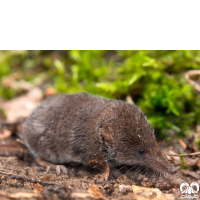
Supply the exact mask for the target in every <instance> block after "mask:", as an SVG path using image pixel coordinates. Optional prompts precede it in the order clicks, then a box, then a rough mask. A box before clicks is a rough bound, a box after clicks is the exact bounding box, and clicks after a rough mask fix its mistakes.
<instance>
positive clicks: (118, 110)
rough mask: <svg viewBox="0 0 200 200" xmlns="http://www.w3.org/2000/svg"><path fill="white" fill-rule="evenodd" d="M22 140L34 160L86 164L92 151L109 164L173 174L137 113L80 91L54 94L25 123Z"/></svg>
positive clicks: (125, 105) (120, 103) (129, 106)
mask: <svg viewBox="0 0 200 200" xmlns="http://www.w3.org/2000/svg"><path fill="white" fill-rule="evenodd" d="M23 138H24V141H25V144H26V145H27V147H28V148H29V149H30V151H31V152H32V153H33V155H34V156H36V157H37V156H41V157H42V158H43V159H44V160H46V161H49V162H52V163H67V162H80V163H83V164H86V165H88V163H89V161H90V160H92V159H94V158H95V153H97V152H98V153H101V154H102V155H103V156H104V157H105V158H106V159H107V160H109V161H108V164H109V165H110V166H119V165H124V164H127V165H136V164H139V165H142V166H146V167H150V168H152V169H154V170H157V171H159V172H168V173H174V169H172V167H171V165H170V164H169V163H168V161H167V159H166V157H165V156H163V155H162V153H161V151H160V149H159V147H158V145H157V143H156V140H155V135H154V130H153V128H152V127H151V125H150V124H149V123H148V121H147V119H146V117H145V116H144V114H143V112H142V111H141V110H140V109H139V108H138V107H137V106H136V105H132V104H129V103H126V102H124V101H119V100H109V99H105V98H101V97H97V96H93V95H90V94H86V93H79V94H74V95H64V94H60V95H56V96H54V97H51V98H49V99H47V100H45V101H44V102H43V103H42V104H41V105H40V106H39V107H38V108H37V109H36V110H35V111H34V112H33V113H32V114H31V115H30V117H29V118H28V119H27V120H26V121H25V123H24V125H23ZM141 148H143V149H144V151H145V152H144V153H140V149H141Z"/></svg>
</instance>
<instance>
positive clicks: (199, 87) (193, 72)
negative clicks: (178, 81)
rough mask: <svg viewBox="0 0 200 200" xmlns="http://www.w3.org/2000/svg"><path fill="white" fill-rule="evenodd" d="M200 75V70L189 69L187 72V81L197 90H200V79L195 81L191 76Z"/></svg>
mask: <svg viewBox="0 0 200 200" xmlns="http://www.w3.org/2000/svg"><path fill="white" fill-rule="evenodd" d="M195 75H200V70H189V71H187V72H186V73H185V79H186V81H187V82H188V83H189V84H191V85H193V86H194V88H195V89H196V90H197V91H200V83H199V81H194V80H192V79H191V76H195Z"/></svg>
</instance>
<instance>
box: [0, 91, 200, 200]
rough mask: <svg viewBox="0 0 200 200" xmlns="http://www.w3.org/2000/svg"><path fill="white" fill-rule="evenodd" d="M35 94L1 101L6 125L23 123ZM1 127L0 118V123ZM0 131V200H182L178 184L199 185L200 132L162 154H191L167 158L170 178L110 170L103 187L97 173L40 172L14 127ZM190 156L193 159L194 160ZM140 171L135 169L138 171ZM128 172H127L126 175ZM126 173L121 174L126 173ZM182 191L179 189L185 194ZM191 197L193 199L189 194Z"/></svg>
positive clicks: (79, 168) (35, 101)
mask: <svg viewBox="0 0 200 200" xmlns="http://www.w3.org/2000/svg"><path fill="white" fill-rule="evenodd" d="M42 98H43V97H42V95H41V93H40V92H39V90H37V89H35V90H33V91H30V92H29V93H28V94H26V95H23V96H21V97H18V98H16V99H13V100H10V101H6V102H5V101H2V102H1V103H0V105H1V106H0V107H1V108H0V109H4V111H5V113H6V119H4V120H6V121H8V122H14V121H17V120H19V119H23V118H25V117H27V116H28V115H29V114H30V112H31V111H32V110H33V109H34V107H35V106H37V105H38V104H39V103H40V102H41V101H42ZM0 119H1V121H3V117H0ZM0 128H1V130H0V131H1V134H0V199H17V200H18V199H36V200H43V199H77V200H78V199H99V200H103V199H124V200H128V199H138V200H140V199H141V200H143V199H159V200H162V199H163V200H164V199H170V200H171V199H182V198H181V195H186V194H188V195H189V193H181V191H180V185H181V183H184V182H186V183H188V185H189V186H190V184H191V183H193V182H195V183H197V184H198V185H200V157H199V154H198V152H199V150H198V148H197V146H196V144H195V141H196V139H198V138H200V126H197V127H196V130H194V132H193V133H191V135H190V136H188V137H186V138H183V139H179V140H174V141H173V142H172V143H171V144H170V146H169V147H167V148H166V149H165V150H166V154H180V152H185V154H191V153H192V154H193V155H190V156H185V157H180V156H171V157H170V156H168V158H169V160H170V162H171V163H173V165H174V166H175V167H176V168H179V170H178V172H177V173H176V174H175V175H165V176H159V177H158V175H157V174H154V173H150V172H148V171H147V172H146V171H145V169H144V170H138V169H137V168H135V169H133V170H130V171H128V169H129V168H128V167H124V168H122V169H120V168H118V169H115V168H114V169H111V173H110V177H109V179H108V181H102V180H101V179H100V178H99V177H98V173H99V171H98V170H95V169H92V168H91V167H84V166H75V164H71V165H66V167H67V169H68V174H67V175H63V174H60V175H56V172H55V170H50V171H49V172H47V171H46V169H45V168H44V167H41V166H38V165H37V163H36V162H35V161H34V159H33V158H32V156H31V155H30V154H29V152H28V150H27V149H25V148H24V147H23V146H22V145H21V144H20V143H19V140H18V139H19V138H18V137H17V136H16V135H15V134H14V132H15V131H16V127H14V128H13V127H12V128H10V129H6V128H3V127H0ZM195 153H196V155H194V154H195ZM140 169H141V168H140ZM127 171H128V172H127ZM126 172H127V173H126ZM186 189H187V187H186V186H185V187H183V190H186ZM195 192H197V193H195ZM194 195H196V196H197V195H198V196H200V192H199V191H198V186H195V185H194V186H193V190H192V193H191V197H193V198H194V197H195V196H194Z"/></svg>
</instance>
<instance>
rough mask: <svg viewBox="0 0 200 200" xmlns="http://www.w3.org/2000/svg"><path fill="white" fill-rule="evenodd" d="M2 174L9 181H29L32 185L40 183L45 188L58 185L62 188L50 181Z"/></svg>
mask: <svg viewBox="0 0 200 200" xmlns="http://www.w3.org/2000/svg"><path fill="white" fill-rule="evenodd" d="M0 174H2V175H4V176H5V177H6V178H9V179H16V180H22V181H28V182H31V183H40V184H41V185H43V186H47V185H57V186H60V184H57V183H53V182H48V181H41V180H38V179H32V178H29V177H25V176H18V175H13V174H10V173H6V172H1V171H0Z"/></svg>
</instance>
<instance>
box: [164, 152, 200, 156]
mask: <svg viewBox="0 0 200 200" xmlns="http://www.w3.org/2000/svg"><path fill="white" fill-rule="evenodd" d="M168 155H169V156H178V157H187V156H200V152H195V153H189V154H168Z"/></svg>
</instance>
